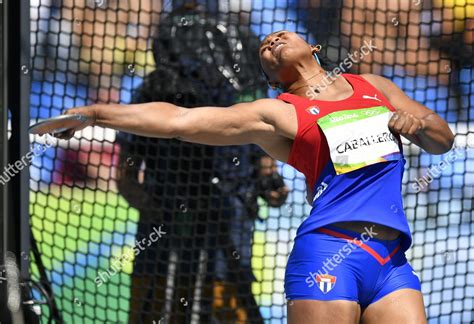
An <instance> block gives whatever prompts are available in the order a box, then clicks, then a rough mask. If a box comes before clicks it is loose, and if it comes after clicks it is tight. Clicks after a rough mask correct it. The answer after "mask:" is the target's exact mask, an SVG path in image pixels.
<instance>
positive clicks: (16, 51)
mask: <svg viewBox="0 0 474 324" xmlns="http://www.w3.org/2000/svg"><path fill="white" fill-rule="evenodd" d="M0 6H1V11H2V12H1V17H2V31H1V34H2V54H1V55H2V77H1V78H2V83H3V84H2V92H3V93H2V97H1V117H0V118H1V158H2V165H1V166H2V169H1V171H0V172H2V175H4V177H3V178H2V181H3V182H4V184H0V185H1V186H2V188H1V193H2V205H1V207H2V223H1V226H2V228H1V230H2V246H1V254H2V260H1V261H2V264H5V256H6V254H7V253H8V252H11V253H12V254H13V255H14V256H15V258H14V259H15V260H16V262H17V263H18V267H19V273H18V275H19V277H20V278H18V280H27V279H29V269H28V268H29V258H28V255H29V250H30V249H29V245H30V242H29V233H30V232H29V227H30V226H29V214H28V210H29V206H28V204H29V195H28V193H29V172H28V170H29V167H28V165H29V163H28V164H27V165H26V166H25V161H27V160H26V158H25V156H26V153H27V152H28V150H29V137H28V125H29V93H30V40H29V39H30V33H29V30H30V26H29V16H30V15H29V10H30V3H29V1H28V0H20V1H14V0H0ZM8 124H10V127H11V128H10V129H11V135H10V138H8ZM20 164H22V165H21V166H20ZM5 286H7V287H5ZM7 289H8V283H7V284H6V285H4V286H3V287H2V288H1V294H0V295H1V297H0V298H1V299H2V303H1V304H2V305H1V306H0V309H1V312H0V313H1V315H0V321H2V322H3V321H4V322H7V323H8V322H10V319H9V318H8V316H9V315H8V313H9V312H8V311H4V309H3V307H5V306H4V305H5V304H7V303H3V301H4V300H5V299H7V298H8V294H5V292H6V290H7ZM7 308H8V306H7ZM10 308H11V307H10ZM21 313H22V307H21V306H20V307H19V309H18V311H17V312H16V314H15V316H13V318H12V319H11V320H13V321H14V322H18V320H17V319H18V318H23V315H22V314H21ZM18 315H21V316H18ZM4 316H5V317H6V318H5V319H3V317H4Z"/></svg>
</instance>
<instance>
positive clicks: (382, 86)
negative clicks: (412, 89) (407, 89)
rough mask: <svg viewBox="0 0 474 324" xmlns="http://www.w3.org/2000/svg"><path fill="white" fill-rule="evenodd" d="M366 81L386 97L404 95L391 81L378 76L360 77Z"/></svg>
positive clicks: (367, 74)
mask: <svg viewBox="0 0 474 324" xmlns="http://www.w3.org/2000/svg"><path fill="white" fill-rule="evenodd" d="M360 76H361V77H362V78H364V79H365V80H366V81H368V82H369V83H370V84H371V85H372V86H374V87H375V88H376V89H377V90H379V91H380V92H382V94H383V95H384V96H386V97H387V98H388V97H391V96H394V95H397V94H398V95H400V94H403V92H402V91H401V90H400V88H399V87H397V85H396V84H395V83H393V82H392V81H391V80H389V79H387V78H385V77H383V76H380V75H376V74H370V73H364V74H361V75H360Z"/></svg>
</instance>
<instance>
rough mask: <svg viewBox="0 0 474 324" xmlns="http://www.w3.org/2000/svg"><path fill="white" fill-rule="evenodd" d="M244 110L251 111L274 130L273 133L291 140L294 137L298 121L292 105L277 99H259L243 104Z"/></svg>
mask: <svg viewBox="0 0 474 324" xmlns="http://www.w3.org/2000/svg"><path fill="white" fill-rule="evenodd" d="M242 105H246V109H252V110H254V111H255V112H257V113H258V115H259V116H260V118H261V119H262V120H263V121H264V122H265V123H266V124H269V125H272V126H273V127H274V128H275V132H276V133H278V134H279V135H282V136H284V137H288V138H291V139H293V138H294V137H295V136H296V132H297V127H298V121H297V116H296V111H295V108H294V106H293V105H292V104H289V103H286V102H284V101H282V100H279V99H269V98H266V99H259V100H255V101H253V102H252V103H244V104H242Z"/></svg>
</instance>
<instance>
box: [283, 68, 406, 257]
mask: <svg viewBox="0 0 474 324" xmlns="http://www.w3.org/2000/svg"><path fill="white" fill-rule="evenodd" d="M342 76H343V77H344V78H345V79H346V80H347V81H348V82H349V83H350V84H351V85H352V88H353V94H352V95H351V96H350V97H349V98H346V99H343V100H339V101H322V100H310V99H308V98H305V97H300V96H296V95H293V94H290V93H283V94H281V95H279V96H278V99H280V100H283V101H285V102H288V103H291V104H293V105H294V107H295V109H296V113H297V118H298V131H297V134H296V137H295V139H294V142H293V146H292V149H291V152H290V156H289V159H288V164H290V165H291V166H293V167H294V168H295V169H296V170H298V171H300V172H301V173H303V174H304V175H305V177H306V184H307V186H308V188H311V189H312V192H313V196H314V198H313V203H312V209H311V212H310V215H309V217H308V218H307V219H306V220H305V221H304V222H303V223H302V224H301V225H300V227H299V229H298V232H297V237H298V236H300V235H303V234H305V233H309V232H311V231H314V230H315V229H318V228H320V227H323V226H326V225H329V224H332V223H336V222H349V221H364V222H372V223H377V224H381V225H385V226H387V227H391V228H394V229H396V230H398V231H400V232H401V234H402V237H401V248H402V250H403V251H405V250H407V249H408V248H409V246H410V245H411V234H410V228H409V226H408V222H407V219H406V215H405V213H404V210H403V201H402V193H401V189H402V188H401V186H402V177H403V172H404V165H405V159H404V157H403V151H402V144H401V140H400V136H399V135H398V134H393V133H392V132H390V130H389V128H388V121H389V119H390V117H391V115H392V114H393V112H394V111H395V108H394V107H393V106H392V105H391V104H390V102H389V101H388V100H387V98H385V97H384V96H383V95H382V93H380V92H379V91H378V90H377V89H376V88H375V87H374V86H372V85H371V84H370V83H369V82H368V81H366V80H365V79H364V78H363V77H361V76H358V75H353V74H343V75H342ZM375 231H376V230H375Z"/></svg>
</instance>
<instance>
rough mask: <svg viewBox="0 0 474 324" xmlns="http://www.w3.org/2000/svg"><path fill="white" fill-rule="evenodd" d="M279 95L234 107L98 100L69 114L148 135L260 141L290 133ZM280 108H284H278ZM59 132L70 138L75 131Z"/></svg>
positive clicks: (220, 142) (205, 140) (208, 141)
mask: <svg viewBox="0 0 474 324" xmlns="http://www.w3.org/2000/svg"><path fill="white" fill-rule="evenodd" d="M282 105H286V103H283V102H282V101H280V100H276V99H260V100H256V101H253V102H247V103H240V104H236V105H233V106H230V107H227V108H226V107H200V108H184V107H179V106H176V105H173V104H170V103H166V102H152V103H144V104H131V105H114V104H112V105H106V104H97V105H93V106H89V107H81V108H72V109H69V110H68V111H67V112H66V114H81V115H87V116H89V117H91V118H92V119H93V120H94V123H93V124H94V125H97V126H102V127H109V128H113V129H116V130H120V131H124V132H128V133H133V134H137V135H142V136H148V137H159V138H178V139H180V140H183V141H187V142H194V143H201V144H208V145H238V144H251V143H254V144H260V143H259V142H260V141H261V140H262V139H263V138H265V137H267V136H266V135H269V134H273V136H274V135H276V134H278V133H279V134H280V135H284V136H285V135H287V134H286V133H288V130H286V129H285V128H286V127H285V125H284V124H285V122H284V120H285V119H286V120H288V119H287V116H286V115H287V114H288V110H287V109H284V108H283V109H281V108H282ZM278 108H280V109H278ZM76 130H79V129H75V130H71V131H68V132H65V133H61V134H59V135H58V137H59V138H63V139H68V138H70V137H72V135H73V134H74V131H76Z"/></svg>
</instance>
